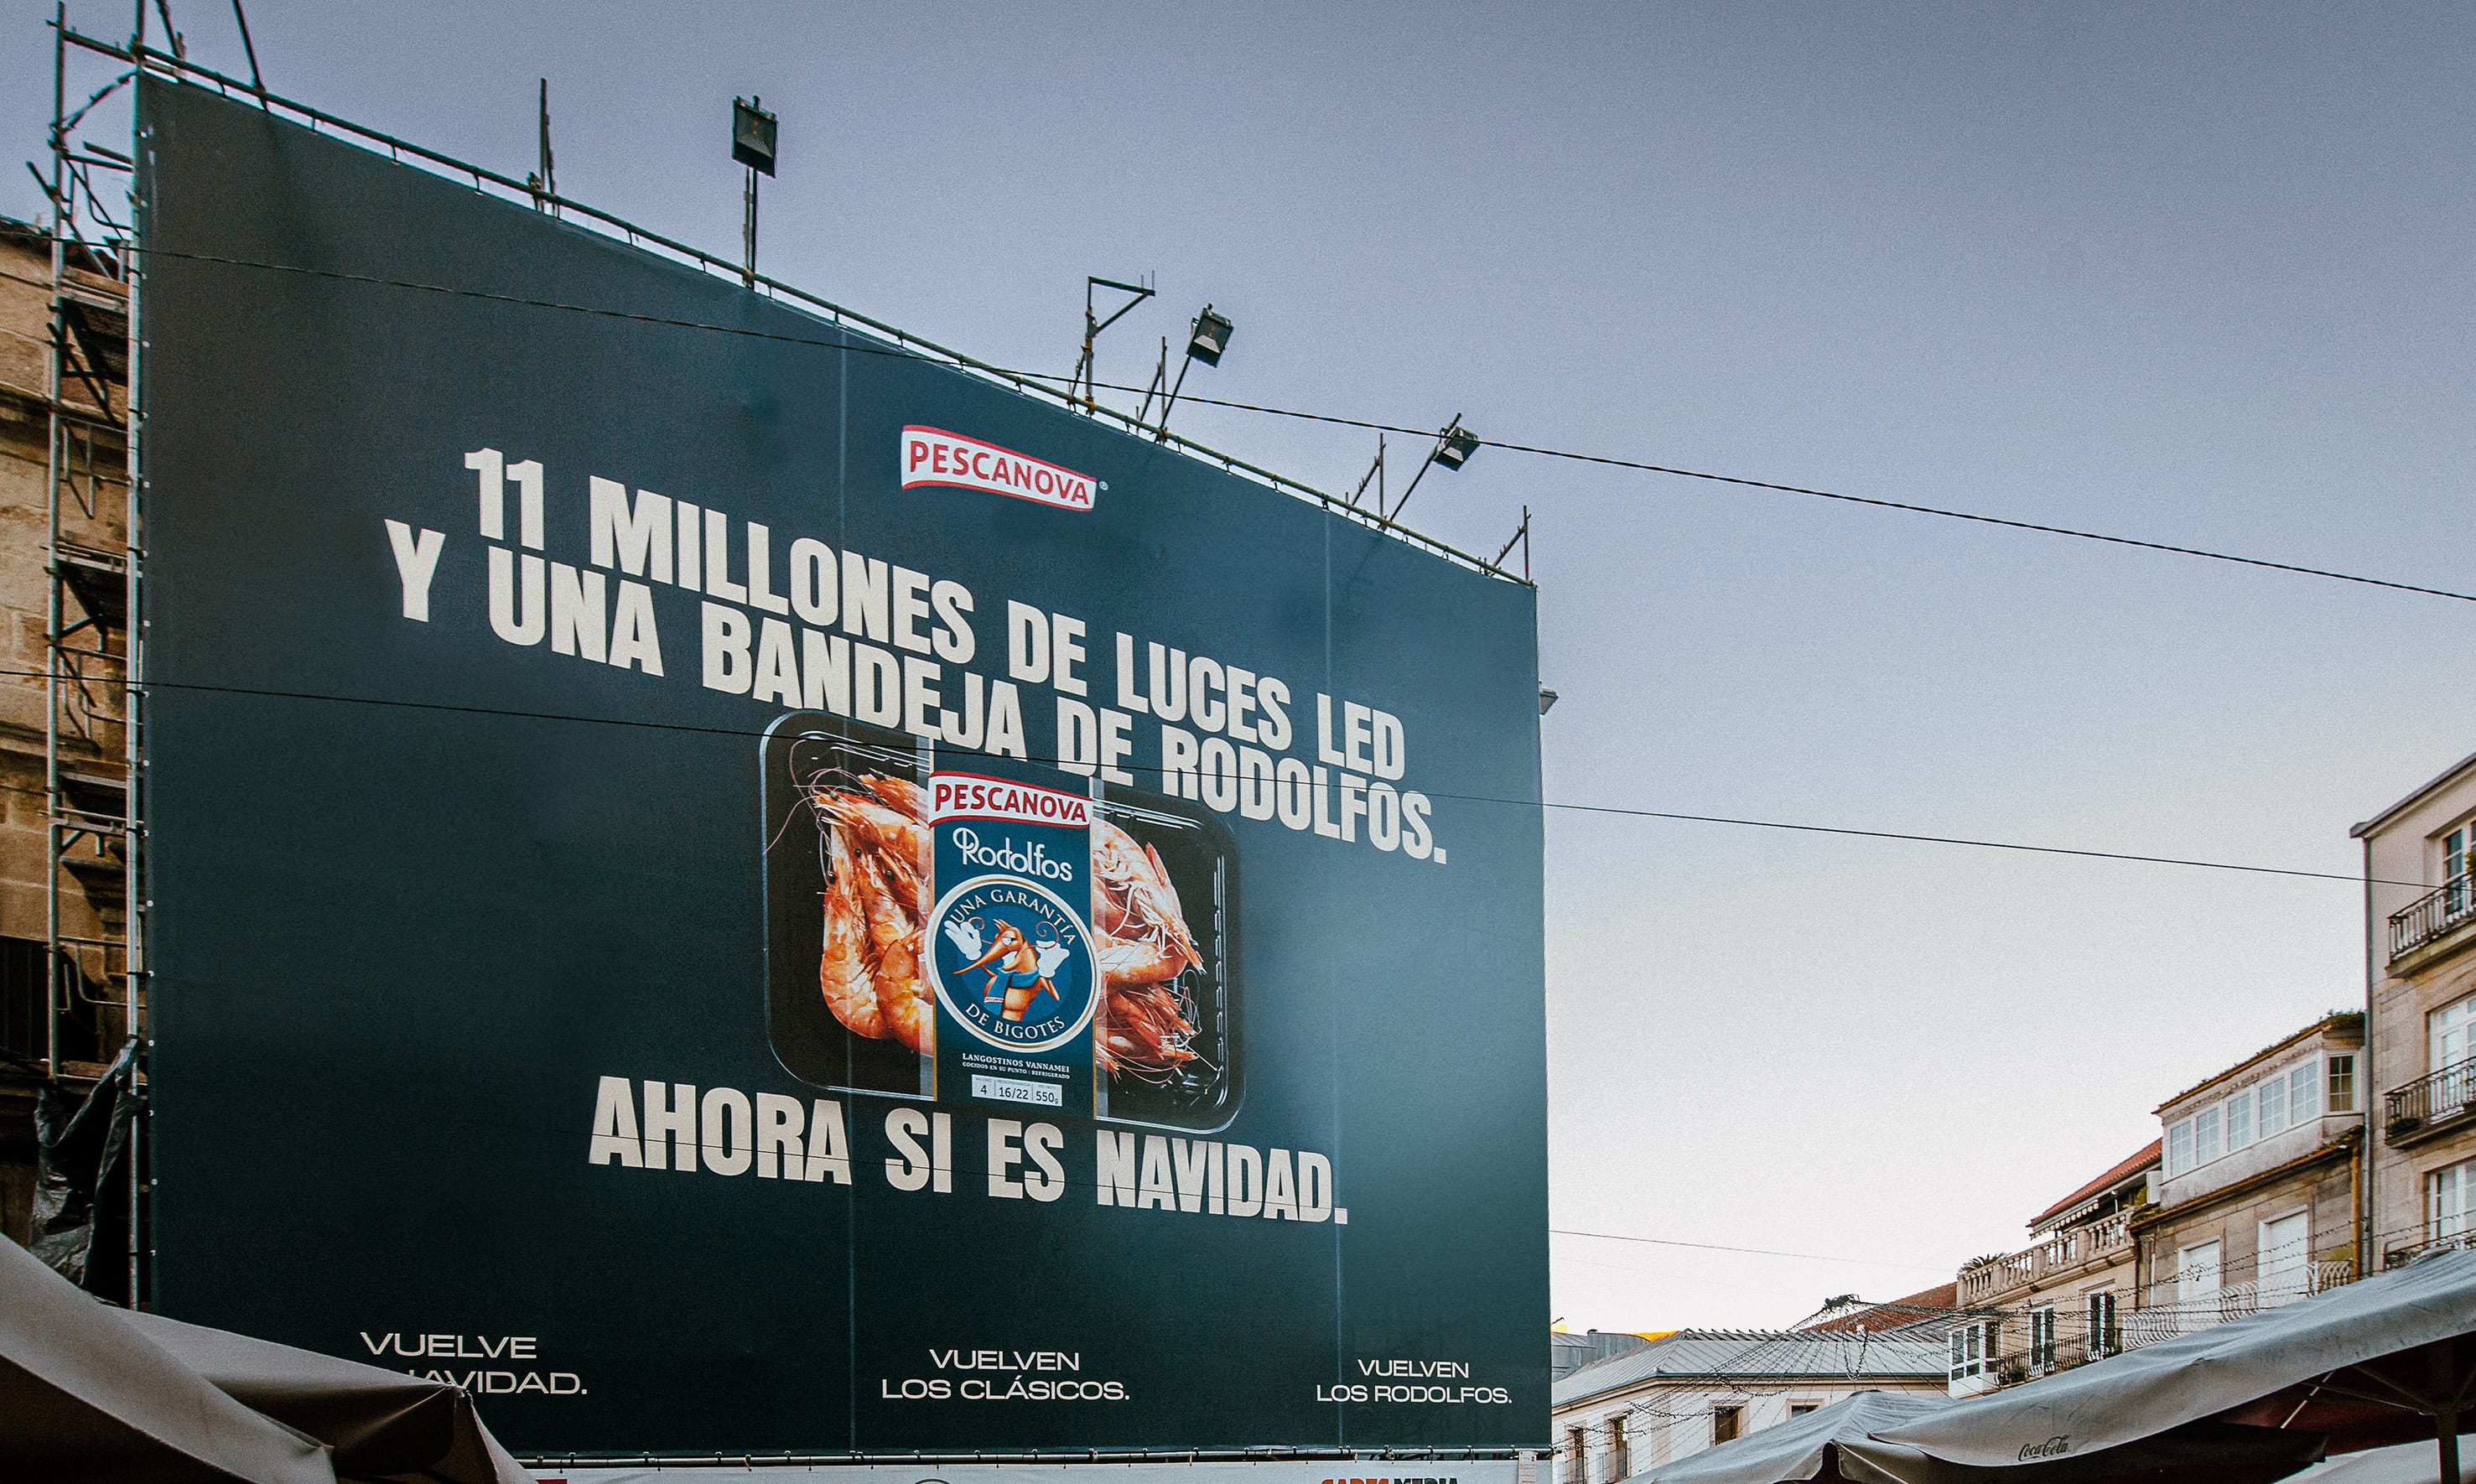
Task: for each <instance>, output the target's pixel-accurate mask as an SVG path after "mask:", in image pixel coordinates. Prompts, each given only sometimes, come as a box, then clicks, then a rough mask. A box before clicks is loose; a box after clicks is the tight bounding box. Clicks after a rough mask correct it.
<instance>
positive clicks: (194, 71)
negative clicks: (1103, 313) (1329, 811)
mask: <svg viewBox="0 0 2476 1484" xmlns="http://www.w3.org/2000/svg"><path fill="white" fill-rule="evenodd" d="M61 32H62V40H63V41H64V42H66V43H67V44H68V45H71V46H77V47H82V48H84V49H86V50H87V51H90V52H94V53H97V54H99V55H102V56H105V57H111V58H114V59H117V60H119V61H121V62H128V63H129V64H130V65H131V66H132V67H133V68H134V69H152V70H153V71H155V72H156V73H157V74H158V75H159V76H161V77H164V78H166V79H168V80H170V81H174V82H181V83H191V84H193V85H194V84H208V85H211V86H212V87H214V88H215V90H217V91H218V92H221V93H222V94H224V95H225V96H226V97H232V96H235V94H237V95H239V96H241V97H244V98H247V99H248V100H250V101H252V102H255V103H257V104H259V105H260V107H261V108H264V109H266V110H267V111H270V112H272V111H282V112H285V113H289V114H292V115H295V116H296V117H297V118H298V119H300V120H301V121H302V122H304V123H305V124H307V125H308V126H309V128H310V129H311V130H312V131H318V130H320V129H321V128H322V127H323V129H324V130H325V132H329V133H334V134H340V135H343V136H347V137H349V138H351V139H353V140H354V141H355V142H357V143H359V144H361V145H363V146H365V147H369V146H375V147H381V148H384V150H385V152H386V154H387V158H389V159H390V160H393V161H397V162H398V163H413V164H418V165H421V166H425V167H428V168H430V169H431V170H432V171H433V172H434V173H442V174H444V175H447V176H449V177H451V178H453V177H458V176H460V177H464V178H466V179H467V180H468V181H469V182H470V184H471V186H472V188H473V189H475V190H479V191H483V193H484V194H495V195H499V196H501V197H502V198H504V199H507V200H510V201H522V202H526V203H539V204H545V205H547V206H548V207H549V208H550V209H551V210H553V211H554V212H555V213H557V214H558V215H560V216H561V217H563V218H568V219H581V220H583V221H586V222H589V223H592V224H594V225H595V226H596V227H598V228H599V229H601V230H603V231H606V232H611V233H615V234H616V235H618V236H619V238H620V239H621V240H623V241H625V242H626V243H627V244H628V245H629V246H631V247H635V248H641V249H645V250H648V251H658V252H660V253H662V254H665V255H668V256H670V257H672V258H674V259H675V260H679V261H681V263H683V264H685V265H687V266H689V267H693V268H696V269H698V270H700V271H702V272H705V273H709V274H712V275H713V276H715V277H717V278H723V279H728V280H730V281H731V282H733V283H737V284H743V285H744V286H745V287H747V288H748V289H749V290H750V291H751V292H754V293H759V294H762V295H764V296H765V297H767V298H770V299H773V300H775V301H777V302H779V303H781V304H784V305H786V306H787V307H789V308H792V309H799V310H801V311H803V312H806V313H811V314H816V315H819V316H821V317H823V318H824V319H825V320H826V321H827V322H828V323H829V324H832V325H835V326H837V327H840V326H846V325H848V326H852V327H855V328H858V329H861V330H865V331H867V332H869V333H870V334H877V335H882V336H884V337H886V338H887V339H890V340H892V341H893V342H894V343H895V345H896V346H897V347H899V348H900V349H902V350H904V351H907V352H909V353H911V354H913V355H916V356H918V357H920V358H921V359H926V360H930V361H935V362H937V363H939V364H941V365H946V366H949V367H953V368H954V369H957V370H961V371H965V372H968V373H970V374H972V375H974V376H976V377H979V378H983V379H985V380H988V381H992V382H995V383H999V384H1001V385H1003V386H1006V387H1009V388H1011V389H1013V390H1015V391H1018V392H1022V393H1024V394H1026V395H1028V396H1031V397H1034V398H1037V399H1039V400H1041V401H1043V402H1052V403H1056V404H1059V405H1061V406H1064V407H1066V408H1070V409H1074V410H1083V411H1089V412H1091V413H1093V414H1094V415H1097V416H1101V417H1105V418H1108V419H1110V420H1112V421H1114V422H1116V423H1118V424H1119V425H1120V426H1121V427H1122V428H1123V429H1124V430H1125V431H1126V432H1127V433H1134V434H1138V435H1140V436H1143V437H1145V438H1148V439H1151V441H1154V442H1158V443H1164V444H1168V445H1171V446H1174V447H1176V449H1177V450H1178V451H1179V452H1181V453H1184V454H1187V455H1189V456H1190V457H1193V458H1199V459H1201V460H1202V461H1204V462H1206V463H1209V464H1213V465H1216V466H1218V467H1219V468H1220V469H1221V470H1222V471H1223V472H1225V473H1228V474H1234V475H1237V476H1239V477H1240V478H1242V479H1247V480H1251V481H1253V482H1256V483H1259V484H1267V485H1270V486H1271V487H1273V488H1275V489H1277V490H1280V491H1281V492H1283V493H1284V494H1288V495H1292V496H1295V497H1297V498H1299V499H1301V500H1307V501H1311V502H1313V503H1315V504H1317V505H1320V506H1322V507H1324V508H1325V510H1327V511H1329V512H1331V513H1333V514H1335V515H1339V516H1342V517H1343V518H1345V519H1347V520H1350V521H1354V522H1356V523H1357V524H1359V525H1362V526H1365V527H1367V528H1368V529H1370V530H1372V531H1375V532H1381V533H1383V534H1385V535H1389V536H1393V537H1395V538H1396V539H1398V540H1400V541H1403V542H1406V543H1408V544H1409V545H1411V546H1414V547H1417V548H1418V549H1420V550H1422V551H1424V552H1427V553H1429V554H1430V555H1432V556H1442V557H1444V558H1445V559H1447V560H1448V561H1450V562H1452V563H1454V564H1455V565H1457V566H1462V567H1467V568H1469V569H1470V570H1472V571H1474V572H1479V573H1483V574H1485V575H1486V576H1489V577H1493V578H1497V579H1500V580H1501V581H1508V582H1515V583H1519V584H1521V585H1523V586H1525V587H1528V586H1534V585H1536V584H1534V583H1533V582H1531V581H1530V580H1529V579H1527V578H1524V577H1522V576H1520V575H1518V574H1516V573H1514V572H1512V571H1511V570H1509V569H1507V568H1505V567H1502V566H1499V565H1498V564H1497V563H1495V562H1492V561H1490V560H1488V559H1487V558H1486V557H1484V556H1475V555H1473V554H1472V553H1469V552H1466V551H1463V550H1462V549H1461V548H1459V547H1457V546H1453V545H1451V544H1449V543H1448V542H1445V541H1440V540H1437V539H1436V538H1435V537H1433V536H1430V535H1425V534H1423V533H1421V532H1416V531H1413V530H1411V529H1410V528H1409V527H1407V526H1404V525H1402V524H1400V522H1399V521H1398V520H1396V519H1394V518H1392V517H1391V516H1387V515H1384V514H1382V513H1380V512H1376V511H1372V510H1367V509H1362V508H1357V507H1352V506H1351V504H1350V503H1349V501H1348V500H1345V499H1343V498H1341V497H1340V496H1338V495H1333V494H1328V493H1326V492H1325V491H1324V490H1321V489H1318V488H1316V487H1315V486H1314V485H1312V484H1308V483H1305V482H1301V481H1299V480H1294V479H1292V478H1290V477H1289V476H1288V475H1285V474H1279V473H1275V471H1273V470H1271V469H1267V468H1264V467H1263V466H1262V465H1260V464H1255V463H1250V462H1249V461H1248V460H1246V459H1243V458H1237V457H1236V456H1234V455H1230V454H1225V453H1223V452H1221V451H1220V450H1218V449H1214V448H1209V447H1207V446H1205V445H1203V444H1201V443H1198V442H1196V441H1195V440H1194V439H1192V438H1188V437H1185V436H1183V435H1182V434H1179V433H1172V432H1170V431H1169V430H1168V429H1167V428H1165V427H1162V426H1159V425H1157V424H1151V423H1146V422H1144V421H1143V420H1142V419H1141V418H1140V417H1138V416H1136V415H1134V414H1132V413H1128V412H1126V411H1122V410H1120V409H1119V408H1112V407H1107V406H1096V407H1093V408H1084V406H1083V399H1082V398H1081V397H1078V396H1077V395H1076V394H1075V392H1074V390H1073V388H1072V386H1068V385H1052V384H1050V383H1052V382H1054V381H1056V380H1057V379H1056V378H1054V377H1049V378H1042V377H1039V376H1034V375H1030V374H1027V373H1025V372H1021V371H1016V370H1011V369H1009V368H1007V367H1004V366H1001V365H996V364H993V363H991V362H989V361H985V360H981V359H978V358H977V357H973V356H967V355H965V354H963V353H962V352H960V351H956V350H950V349H948V348H947V347H945V346H943V345H939V344H938V343H936V342H935V341H933V340H928V339H924V338H922V337H921V336H919V335H916V334H911V333H910V332H908V331H905V330H901V329H897V328H896V327H895V326H893V325H889V324H887V323H885V322H884V321H882V320H879V319H875V318H872V317H871V316H869V315H866V314H863V313H860V312H859V311H858V310H856V309H849V308H846V307H845V306H843V305H839V304H836V303H834V302H833V301H832V300H829V299H827V298H825V297H823V296H821V295H818V294H813V293H810V292H808V291H807V290H806V289H804V288H800V287H798V286H796V285H794V284H786V283H784V282H782V281H781V280H780V279H776V278H770V277H768V276H766V275H764V274H762V273H756V274H752V273H751V272H750V271H749V265H747V264H745V263H736V262H731V261H730V260H726V259H723V258H719V257H716V256H715V255H714V254H711V253H708V252H706V250H705V249H703V248H700V247H692V246H690V245H688V244H687V243H685V242H681V241H680V240H678V239H677V238H674V237H667V236H664V235H661V234H660V233H657V232H654V231H652V230H650V229H648V228H644V227H639V226H637V225H636V224H635V223H633V222H631V221H628V220H626V219H625V218H622V217H619V216H616V215H613V214H611V213H610V212H608V211H605V210H601V209H599V208H597V207H593V206H588V205H586V204H585V203H583V202H581V201H577V200H574V199H572V198H569V197H566V196H560V195H555V194H552V193H551V192H549V191H548V190H546V189H542V188H537V187H534V186H528V185H527V184H525V183H524V182H522V181H518V180H515V179H514V178H512V177H509V176H506V175H502V174H500V173H499V172H498V171H495V170H492V169H490V168H489V167H487V166H485V165H477V164H473V163H470V162H469V161H461V160H458V159H456V158H454V157H453V156H450V155H444V154H441V153H439V152H438V151H436V150H433V149H428V148H425V147H423V146H421V145H418V144H415V143H412V142H411V141H410V140H408V139H401V138H398V137H396V136H393V135H389V134H384V133H382V132H381V131H379V130H376V129H371V128H368V127H365V126H363V125H360V124H357V123H354V122H353V121H352V120H350V119H348V118H344V117H342V116H340V115H338V114H334V113H330V112H327V111H324V110H322V109H318V108H314V107H312V106H310V105H309V104H306V103H300V102H297V101H295V100H293V99H290V98H286V97H285V96H284V95H283V94H281V93H276V92H271V91H268V90H266V89H264V88H262V87H253V86H252V85H250V84H248V83H245V82H243V81H241V80H240V79H238V78H234V77H227V76H225V75H224V74H223V73H220V72H216V71H214V70H212V69H211V68H208V67H203V66H200V65H199V64H198V63H196V62H190V61H188V60H186V58H182V57H177V56H174V55H173V54H171V53H169V52H163V51H158V50H156V49H155V48H153V47H151V46H148V45H146V44H144V42H143V40H142V39H139V40H136V41H134V42H133V43H131V44H129V45H122V44H120V43H118V42H113V41H106V40H103V39H100V38H98V37H90V36H87V35H85V34H84V33H82V32H77V31H73V30H70V29H68V27H67V26H66V24H65V22H63V23H62V27H61ZM488 187H496V189H495V190H491V189H489V188H488Z"/></svg>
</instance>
